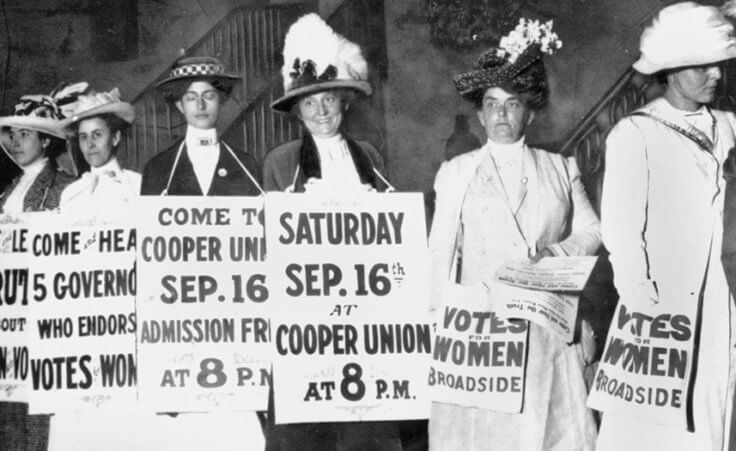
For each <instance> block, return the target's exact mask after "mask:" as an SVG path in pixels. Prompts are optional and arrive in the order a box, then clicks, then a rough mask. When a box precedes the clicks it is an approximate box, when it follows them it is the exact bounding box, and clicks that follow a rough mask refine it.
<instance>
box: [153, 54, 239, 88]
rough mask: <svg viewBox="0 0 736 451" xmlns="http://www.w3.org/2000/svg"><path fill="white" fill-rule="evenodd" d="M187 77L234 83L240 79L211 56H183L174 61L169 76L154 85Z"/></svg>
mask: <svg viewBox="0 0 736 451" xmlns="http://www.w3.org/2000/svg"><path fill="white" fill-rule="evenodd" d="M189 78H209V79H221V80H223V81H230V82H232V83H234V82H235V81H236V80H239V79H240V75H238V74H236V73H233V72H227V71H226V70H225V65H224V64H222V63H221V62H220V60H218V59H217V58H214V57H212V56H183V57H181V58H179V59H178V60H176V61H174V64H173V65H172V66H171V72H169V76H168V77H167V78H165V79H163V80H161V81H160V82H158V84H157V85H156V87H158V88H163V87H165V86H166V85H167V84H169V83H171V82H173V81H177V80H184V79H189Z"/></svg>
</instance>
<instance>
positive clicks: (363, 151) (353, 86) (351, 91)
mask: <svg viewBox="0 0 736 451" xmlns="http://www.w3.org/2000/svg"><path fill="white" fill-rule="evenodd" d="M281 75H282V76H283V80H284V95H283V96H282V97H281V98H279V99H277V100H276V101H274V102H273V103H272V104H271V107H272V108H273V109H274V110H276V111H278V112H281V113H285V114H292V115H294V116H296V117H298V118H299V120H301V122H302V124H304V127H305V128H306V133H305V134H304V137H303V138H301V139H298V140H295V141H291V142H288V143H285V144H282V145H280V146H278V147H276V148H275V149H273V150H271V151H270V152H269V154H268V155H267V156H266V160H265V162H264V165H263V184H264V188H265V189H266V190H267V191H284V190H291V191H304V190H305V189H317V187H321V188H324V189H327V190H329V191H334V189H333V188H330V187H335V186H337V187H338V189H339V190H341V191H344V190H346V189H350V188H352V187H357V188H358V189H385V188H387V187H388V184H387V182H386V180H385V179H384V178H383V175H382V174H381V171H382V170H383V163H382V161H381V157H380V156H379V154H378V152H377V151H376V149H375V148H374V147H373V146H372V145H370V144H369V143H367V142H363V141H355V140H352V139H350V138H349V137H346V136H344V135H343V133H342V125H343V121H344V116H345V113H346V111H347V110H348V108H349V105H350V102H351V101H352V100H353V98H355V97H356V96H358V95H370V94H371V91H372V90H371V86H370V84H369V83H368V64H367V63H366V61H365V59H364V58H363V55H362V53H361V50H360V47H358V46H357V45H356V44H355V43H353V42H350V41H348V40H347V39H345V38H344V37H343V36H341V35H339V34H337V33H335V32H334V31H333V30H332V28H330V26H329V25H327V24H326V23H325V22H324V21H323V20H322V19H321V18H320V17H319V16H318V15H317V14H308V15H306V16H303V17H301V18H300V19H299V20H297V21H296V22H295V23H294V24H293V25H292V26H291V28H289V32H288V33H287V34H286V38H285V40H284V66H283V68H282V70H281Z"/></svg>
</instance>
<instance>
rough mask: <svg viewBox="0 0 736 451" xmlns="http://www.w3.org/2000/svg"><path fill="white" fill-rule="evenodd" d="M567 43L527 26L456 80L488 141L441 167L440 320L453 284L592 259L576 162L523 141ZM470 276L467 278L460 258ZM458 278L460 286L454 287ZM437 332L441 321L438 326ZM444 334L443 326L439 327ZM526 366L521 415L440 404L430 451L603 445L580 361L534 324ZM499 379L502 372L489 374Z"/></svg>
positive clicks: (589, 219) (592, 220) (587, 210)
mask: <svg viewBox="0 0 736 451" xmlns="http://www.w3.org/2000/svg"><path fill="white" fill-rule="evenodd" d="M560 46H561V43H560V42H559V40H558V39H557V35H556V34H554V33H553V32H552V31H551V23H548V24H544V25H540V24H539V23H537V22H531V21H524V20H523V19H522V21H521V23H520V24H519V26H518V27H517V29H516V30H514V31H512V33H511V34H510V35H509V36H508V37H506V38H504V39H502V40H501V44H500V46H499V48H491V49H489V50H488V51H486V52H484V53H483V54H481V55H480V57H479V58H478V59H477V60H476V63H475V68H474V70H473V71H471V72H468V73H464V74H460V75H457V76H455V86H456V88H457V90H458V91H459V93H460V94H461V95H462V96H463V97H464V98H465V99H466V100H468V101H470V102H473V103H474V104H475V106H476V108H477V112H478V119H479V120H480V123H481V125H482V126H483V127H484V129H485V131H486V135H487V137H488V141H487V142H486V144H485V145H484V146H483V147H481V148H480V149H478V150H475V151H473V152H470V153H467V154H464V155H460V156H457V157H455V158H453V159H452V160H450V161H449V162H446V163H444V164H443V165H442V167H441V168H440V170H439V172H438V173H437V177H436V180H435V190H436V192H437V201H436V210H435V216H434V223H433V226H432V231H431V234H430V239H429V245H430V251H431V255H432V265H433V278H432V280H434V281H435V282H436V284H435V287H434V290H433V293H434V294H433V296H432V299H431V304H432V305H431V310H432V311H433V314H435V315H437V314H438V313H439V310H440V309H439V307H440V304H441V298H442V292H443V291H445V290H444V287H445V286H447V285H448V284H449V283H451V282H454V281H455V280H459V281H460V283H461V284H462V285H476V286H477V285H480V284H482V283H484V282H487V281H490V278H491V277H492V276H493V274H494V273H495V271H496V269H497V268H498V267H499V266H500V265H501V264H503V263H504V262H506V261H508V260H513V259H527V258H528V259H530V260H531V261H533V262H536V261H538V260H539V259H541V258H544V257H549V256H577V255H591V254H593V253H594V252H595V251H596V250H597V249H598V246H599V244H600V225H599V221H598V218H597V217H596V214H595V212H594V211H593V209H592V208H591V205H590V202H589V201H588V198H587V197H586V194H585V190H584V188H583V185H582V183H581V181H580V175H579V173H578V169H577V166H576V163H575V162H574V161H573V160H568V159H565V158H564V157H562V156H560V155H556V154H552V153H549V152H545V151H543V150H540V149H535V148H532V147H530V146H528V145H527V144H526V143H525V140H524V132H525V130H526V128H527V126H529V124H531V122H532V120H533V119H534V116H535V113H536V112H538V111H540V110H541V109H543V108H544V107H545V105H546V103H547V98H548V87H547V75H546V71H545V67H544V64H543V62H542V54H543V53H548V54H551V53H552V51H553V50H555V49H557V48H559V47H560ZM460 255H462V265H461V268H458V257H459V256H460ZM456 273H457V277H456ZM438 321H439V319H438ZM438 327H439V324H438ZM527 330H528V336H527V341H526V343H527V363H526V374H525V382H524V385H523V398H522V399H523V403H522V404H521V409H520V411H518V410H517V411H516V412H511V413H509V412H500V411H494V410H490V409H484V408H475V407H468V406H461V405H455V404H450V403H440V402H434V403H433V406H432V411H431V416H430V425H429V433H430V447H431V448H433V449H467V450H472V449H495V448H497V447H499V446H500V447H502V448H503V449H519V450H522V449H523V450H552V449H559V450H584V449H591V448H592V447H593V446H594V442H595V436H596V431H595V423H594V420H593V416H592V413H591V412H590V410H588V409H587V408H586V407H585V397H586V389H585V384H584V382H583V365H584V362H583V353H582V350H581V346H580V345H579V344H573V345H568V344H567V343H565V341H564V340H563V339H561V338H559V337H558V336H556V335H555V334H554V333H552V332H550V331H548V330H546V329H543V328H542V327H540V326H537V325H536V324H533V323H532V324H528V325H527ZM489 371H493V368H489Z"/></svg>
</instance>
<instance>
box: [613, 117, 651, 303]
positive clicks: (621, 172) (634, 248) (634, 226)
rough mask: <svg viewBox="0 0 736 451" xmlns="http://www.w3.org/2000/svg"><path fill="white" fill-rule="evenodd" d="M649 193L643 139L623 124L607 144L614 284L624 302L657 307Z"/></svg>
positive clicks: (628, 123)
mask: <svg viewBox="0 0 736 451" xmlns="http://www.w3.org/2000/svg"><path fill="white" fill-rule="evenodd" d="M648 190H649V161H648V159H647V149H646V141H645V139H644V135H643V134H642V131H641V130H640V129H639V128H638V127H637V126H636V124H634V122H633V121H632V120H631V119H623V120H622V121H621V122H620V123H619V124H617V125H616V126H615V127H614V128H613V130H611V133H610V134H609V136H608V139H607V140H606V166H605V173H604V178H603V196H602V199H601V230H602V234H603V243H604V245H605V246H606V248H607V249H608V251H609V252H610V254H611V255H610V257H609V258H610V261H611V265H612V267H613V280H614V284H615V285H616V289H617V290H618V294H619V296H620V298H621V299H632V300H638V301H644V300H646V299H649V300H651V301H652V302H657V300H658V295H657V290H656V287H655V285H654V283H653V282H652V280H651V279H650V277H649V265H648V257H647V246H646V241H645V239H644V232H645V226H646V221H647V203H648Z"/></svg>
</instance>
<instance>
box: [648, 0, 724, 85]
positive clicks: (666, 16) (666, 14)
mask: <svg viewBox="0 0 736 451" xmlns="http://www.w3.org/2000/svg"><path fill="white" fill-rule="evenodd" d="M639 50H640V51H641V56H640V57H639V60H638V61H636V62H635V63H634V69H636V70H637V71H639V72H641V73H643V74H653V73H656V72H659V71H661V70H664V69H672V68H676V67H685V66H700V65H703V64H713V63H717V62H719V61H723V60H727V59H731V58H734V57H736V38H734V36H733V25H732V24H731V23H730V22H729V21H728V20H727V19H726V17H725V16H724V15H723V13H722V12H721V11H720V10H719V9H718V8H716V7H715V6H703V5H699V4H697V3H693V2H683V3H675V4H674V5H670V6H668V7H666V8H663V9H662V10H661V11H660V12H659V14H658V15H657V17H656V18H655V19H654V21H653V22H652V25H650V26H649V27H647V28H646V29H645V30H644V32H643V33H642V35H641V41H640V45H639Z"/></svg>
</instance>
